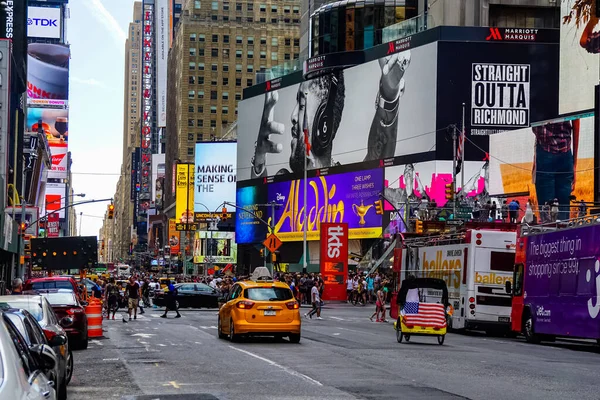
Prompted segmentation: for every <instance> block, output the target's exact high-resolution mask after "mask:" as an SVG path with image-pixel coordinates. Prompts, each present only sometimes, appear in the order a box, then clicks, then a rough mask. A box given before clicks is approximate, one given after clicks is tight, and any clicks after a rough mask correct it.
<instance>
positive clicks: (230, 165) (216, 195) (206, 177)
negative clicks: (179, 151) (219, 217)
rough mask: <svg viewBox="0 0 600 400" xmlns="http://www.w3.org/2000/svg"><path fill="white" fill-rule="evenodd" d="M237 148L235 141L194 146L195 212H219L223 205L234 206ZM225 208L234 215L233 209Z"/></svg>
mask: <svg viewBox="0 0 600 400" xmlns="http://www.w3.org/2000/svg"><path fill="white" fill-rule="evenodd" d="M236 148H237V143H235V142H204V143H196V153H195V154H196V164H195V183H194V211H195V212H197V213H204V212H207V211H208V212H213V211H218V212H220V211H221V210H220V207H221V206H222V204H223V202H225V201H227V202H230V203H233V204H235V182H236V171H237V166H236V161H237V160H236V156H235V153H236ZM226 207H227V210H228V211H229V212H235V207H232V206H226ZM207 208H208V210H207Z"/></svg>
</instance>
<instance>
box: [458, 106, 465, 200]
mask: <svg viewBox="0 0 600 400" xmlns="http://www.w3.org/2000/svg"><path fill="white" fill-rule="evenodd" d="M460 134H461V135H462V140H461V143H462V146H461V149H460V150H461V152H460V159H461V166H460V191H461V192H462V193H463V196H464V197H465V198H466V194H465V147H466V144H467V143H466V139H467V138H466V136H467V131H466V128H465V103H462V132H461V133H460Z"/></svg>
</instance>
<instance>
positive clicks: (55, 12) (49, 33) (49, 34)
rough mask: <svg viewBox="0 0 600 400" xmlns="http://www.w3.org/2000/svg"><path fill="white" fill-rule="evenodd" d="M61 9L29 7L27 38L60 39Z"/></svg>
mask: <svg viewBox="0 0 600 400" xmlns="http://www.w3.org/2000/svg"><path fill="white" fill-rule="evenodd" d="M60 14H61V9H60V8H58V7H27V37H30V38H49V39H60V33H61V18H60Z"/></svg>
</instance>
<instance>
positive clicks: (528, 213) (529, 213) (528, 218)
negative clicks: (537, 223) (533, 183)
mask: <svg viewBox="0 0 600 400" xmlns="http://www.w3.org/2000/svg"><path fill="white" fill-rule="evenodd" d="M523 221H525V222H526V223H528V224H531V223H532V222H533V206H532V203H531V199H529V200H527V205H526V206H525V216H524V217H523Z"/></svg>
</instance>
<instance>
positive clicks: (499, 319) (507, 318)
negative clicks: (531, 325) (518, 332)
mask: <svg viewBox="0 0 600 400" xmlns="http://www.w3.org/2000/svg"><path fill="white" fill-rule="evenodd" d="M498 322H510V317H498Z"/></svg>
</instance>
